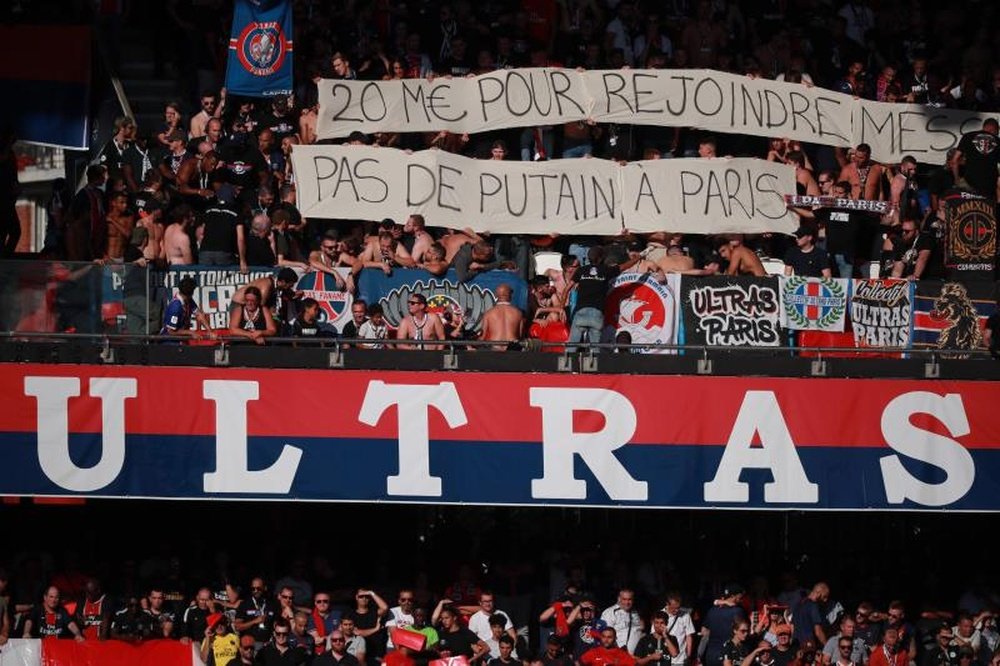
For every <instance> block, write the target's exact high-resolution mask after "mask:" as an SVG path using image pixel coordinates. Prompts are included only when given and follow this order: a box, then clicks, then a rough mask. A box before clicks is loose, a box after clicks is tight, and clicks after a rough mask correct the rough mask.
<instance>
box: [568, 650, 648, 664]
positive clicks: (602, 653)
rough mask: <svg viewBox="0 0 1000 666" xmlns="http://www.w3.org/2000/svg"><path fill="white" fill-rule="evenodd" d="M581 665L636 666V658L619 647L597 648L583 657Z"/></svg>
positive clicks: (588, 651)
mask: <svg viewBox="0 0 1000 666" xmlns="http://www.w3.org/2000/svg"><path fill="white" fill-rule="evenodd" d="M580 663H581V664H585V665H586V666H635V657H633V656H632V655H630V654H629V653H628V652H626V651H625V650H623V649H622V648H619V647H616V648H611V649H608V648H606V647H595V648H590V649H589V650H587V651H586V652H584V653H583V655H581V657H580Z"/></svg>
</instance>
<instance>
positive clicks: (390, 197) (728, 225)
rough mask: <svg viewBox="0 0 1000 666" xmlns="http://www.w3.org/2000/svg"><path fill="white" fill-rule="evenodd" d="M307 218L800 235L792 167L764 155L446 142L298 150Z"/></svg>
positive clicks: (479, 227)
mask: <svg viewBox="0 0 1000 666" xmlns="http://www.w3.org/2000/svg"><path fill="white" fill-rule="evenodd" d="M292 163H293V165H294V167H295V175H296V187H297V188H298V189H297V195H298V205H299V209H300V210H301V211H302V214H303V215H305V216H307V217H324V218H351V219H362V220H381V219H384V218H386V217H390V218H394V219H397V220H399V219H400V218H401V217H405V216H406V215H411V214H414V213H419V214H422V215H424V217H426V218H427V222H428V224H430V225H433V226H444V227H454V228H464V227H471V228H472V229H475V230H476V231H489V232H495V233H511V234H516V233H559V234H597V235H609V236H613V235H617V234H619V233H621V232H622V230H623V229H628V230H629V231H633V232H652V231H661V230H667V229H669V230H670V231H675V232H683V233H699V234H708V233H762V232H778V233H792V232H793V231H794V230H795V228H796V226H797V218H796V216H795V214H794V213H792V212H791V211H789V210H788V208H787V206H786V205H785V199H784V196H785V195H786V194H788V193H790V192H794V191H795V172H794V170H793V169H792V168H791V167H789V166H786V165H783V164H777V163H775V162H767V161H764V160H757V159H749V158H741V159H711V160H706V159H678V160H646V161H641V162H632V163H629V164H626V165H620V164H618V163H617V162H613V161H610V160H600V159H564V160H552V161H546V162H515V161H498V160H477V159H471V158H468V157H462V156H459V155H454V154H452V153H449V152H445V151H441V150H426V151H420V152H416V153H408V152H405V151H400V150H396V149H393V148H378V147H369V146H328V145H319V146H296V147H295V148H294V150H293V151H292Z"/></svg>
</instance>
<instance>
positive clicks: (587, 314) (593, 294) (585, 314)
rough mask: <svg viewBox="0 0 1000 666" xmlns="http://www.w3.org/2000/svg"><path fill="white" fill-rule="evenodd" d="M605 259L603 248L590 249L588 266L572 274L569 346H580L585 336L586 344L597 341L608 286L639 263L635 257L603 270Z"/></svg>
mask: <svg viewBox="0 0 1000 666" xmlns="http://www.w3.org/2000/svg"><path fill="white" fill-rule="evenodd" d="M606 256H607V253H606V251H605V249H604V246H602V245H595V246H593V247H592V248H590V249H589V250H588V251H587V261H588V262H590V263H589V265H588V266H586V267H585V268H581V269H580V270H579V271H578V272H577V274H576V277H575V282H576V310H575V311H574V313H573V324H572V326H571V327H570V332H569V341H570V344H572V343H575V342H581V341H582V340H583V337H584V335H588V336H589V340H590V342H593V343H596V342H600V341H601V332H602V331H603V330H604V299H605V297H606V296H607V295H608V285H609V284H611V281H612V280H614V279H615V278H616V277H618V275H619V274H621V272H622V271H624V270H628V269H629V268H631V267H632V266H635V265H636V264H637V263H639V261H640V260H641V257H639V255H636V256H635V257H633V258H631V259H629V260H628V261H626V262H625V263H623V264H619V265H618V266H607V265H605V263H604V260H605V257H606Z"/></svg>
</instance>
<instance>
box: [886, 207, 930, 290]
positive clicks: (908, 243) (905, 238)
mask: <svg viewBox="0 0 1000 666" xmlns="http://www.w3.org/2000/svg"><path fill="white" fill-rule="evenodd" d="M900 231H901V233H900V235H899V236H890V237H889V238H887V239H886V243H887V247H886V248H885V249H886V250H888V251H889V252H890V253H891V258H892V277H894V278H908V279H910V280H920V279H922V278H924V277H926V276H925V273H926V272H927V268H928V266H929V265H930V260H931V253H932V252H933V250H934V239H933V238H932V237H931V235H930V234H927V233H921V232H919V231H918V230H917V223H916V222H915V221H914V220H903V224H902V226H901V228H900Z"/></svg>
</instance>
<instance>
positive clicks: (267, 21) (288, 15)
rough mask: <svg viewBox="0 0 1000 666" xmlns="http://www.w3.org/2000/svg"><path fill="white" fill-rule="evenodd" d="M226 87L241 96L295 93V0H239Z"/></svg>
mask: <svg viewBox="0 0 1000 666" xmlns="http://www.w3.org/2000/svg"><path fill="white" fill-rule="evenodd" d="M226 90H227V93H228V94H231V95H238V96H241V97H269V96H275V95H290V94H291V92H292V3H291V0H236V7H235V9H234V12H233V32H232V37H231V38H230V40H229V58H228V60H227V62H226Z"/></svg>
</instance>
